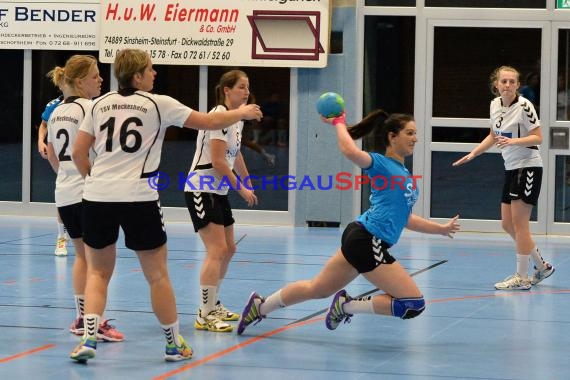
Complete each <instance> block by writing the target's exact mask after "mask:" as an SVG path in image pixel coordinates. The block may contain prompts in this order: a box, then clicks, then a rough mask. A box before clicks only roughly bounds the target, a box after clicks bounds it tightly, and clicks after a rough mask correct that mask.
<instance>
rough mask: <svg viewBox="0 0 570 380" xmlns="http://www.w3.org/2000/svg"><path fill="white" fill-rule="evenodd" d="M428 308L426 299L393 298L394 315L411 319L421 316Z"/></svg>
mask: <svg viewBox="0 0 570 380" xmlns="http://www.w3.org/2000/svg"><path fill="white" fill-rule="evenodd" d="M425 308H426V303H425V301H424V297H414V298H392V315H393V316H394V317H398V318H402V319H410V318H414V317H417V316H418V315H420V314H421V313H422V312H423V311H424V310H425Z"/></svg>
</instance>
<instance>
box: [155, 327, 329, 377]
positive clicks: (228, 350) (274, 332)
mask: <svg viewBox="0 0 570 380" xmlns="http://www.w3.org/2000/svg"><path fill="white" fill-rule="evenodd" d="M324 319H325V317H318V318H313V319H309V320H308V321H303V322H297V323H293V324H290V325H286V326H283V327H280V328H278V329H275V330H272V331H268V332H266V333H265V334H261V335H259V336H256V337H254V338H251V339H248V340H246V341H245V342H243V343H239V344H236V345H235V346H231V347H229V348H226V349H225V350H222V351H219V352H214V353H213V354H211V355H208V356H206V357H205V358H202V359H200V360H196V361H195V362H192V363H190V364H186V365H185V366H182V367H180V368H177V369H175V370H173V371H170V372H166V373H165V374H162V375H160V376H157V377H155V378H154V380H162V379H167V378H169V377H171V376H174V375H176V374H179V373H181V372H185V371H188V370H190V369H192V368H195V367H198V366H200V365H202V364H205V363H207V362H209V361H212V360H214V359H217V358H220V357H222V356H224V355H227V354H229V353H231V352H234V351H236V350H239V349H240V348H244V347H247V346H249V345H251V344H253V343H255V342H259V341H260V340H262V339H265V338H269V337H270V336H273V335H277V334H279V333H281V332H283V331H286V330H289V329H292V328H295V327H299V326H304V325H308V324H311V323H315V322H319V321H322V320H324Z"/></svg>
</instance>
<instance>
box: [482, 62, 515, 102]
mask: <svg viewBox="0 0 570 380" xmlns="http://www.w3.org/2000/svg"><path fill="white" fill-rule="evenodd" d="M501 71H511V72H513V73H515V74H516V76H517V82H520V77H521V74H520V73H519V71H518V70H517V69H515V68H514V67H512V66H500V67H497V68H496V69H495V70H493V72H492V73H491V76H490V77H489V81H490V83H489V88H490V89H491V92H492V93H493V95H495V96H500V94H499V90H497V86H495V83H497V82H498V81H499V75H500V74H501ZM517 93H518V91H517Z"/></svg>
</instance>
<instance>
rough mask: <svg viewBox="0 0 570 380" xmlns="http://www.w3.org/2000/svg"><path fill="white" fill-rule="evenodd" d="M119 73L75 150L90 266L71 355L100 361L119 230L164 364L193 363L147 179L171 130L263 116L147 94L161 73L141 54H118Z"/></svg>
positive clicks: (255, 110) (253, 108)
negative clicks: (140, 279) (139, 275)
mask: <svg viewBox="0 0 570 380" xmlns="http://www.w3.org/2000/svg"><path fill="white" fill-rule="evenodd" d="M114 68H115V77H116V78H117V82H118V84H119V90H118V91H112V92H109V93H107V94H105V95H103V96H101V97H100V98H98V99H97V100H96V101H94V102H93V104H92V106H91V108H90V109H88V110H87V112H86V115H85V119H84V120H83V123H82V124H81V127H80V129H79V133H78V135H77V139H76V141H75V144H74V146H73V153H72V156H73V160H74V161H75V164H76V165H77V168H78V170H79V172H80V173H81V174H82V175H83V176H84V177H85V187H84V191H83V212H84V235H83V241H84V242H85V254H86V257H87V264H88V265H87V285H86V288H85V317H84V321H85V334H84V335H83V338H82V340H81V342H80V344H79V345H78V346H77V347H76V348H75V349H74V350H73V351H72V353H71V358H72V359H74V360H77V361H80V362H85V361H87V360H88V359H91V358H93V357H95V352H96V349H97V339H96V331H95V328H94V327H93V326H97V324H98V321H99V320H100V319H101V315H102V314H103V311H104V310H105V305H106V301H107V288H108V285H109V281H110V279H111V275H112V273H113V269H114V267H115V259H116V241H117V238H118V235H119V228H121V229H122V230H123V232H124V236H125V245H126V246H127V248H129V249H132V250H134V251H135V252H136V254H137V256H138V258H139V261H140V264H141V268H142V270H143V272H144V275H145V278H146V280H147V282H148V283H149V286H150V297H151V303H152V308H153V311H154V313H155V315H156V317H157V319H158V320H159V322H160V324H161V326H162V329H163V332H164V336H165V338H166V350H165V354H164V359H165V360H166V361H179V360H186V359H190V358H191V357H192V353H193V352H192V349H191V348H190V346H189V345H188V344H187V343H186V342H185V341H184V339H183V338H182V336H181V335H180V333H179V322H178V312H177V310H176V300H175V296H174V291H173V289H172V284H171V281H170V277H169V275H168V269H167V248H166V232H165V228H164V223H163V220H162V211H161V208H160V203H159V198H158V192H157V191H156V188H154V187H151V186H149V183H148V180H149V178H151V177H153V176H154V175H156V173H157V172H158V169H159V164H160V154H161V150H162V144H163V140H164V136H165V132H166V128H168V127H169V126H171V125H172V126H178V127H187V128H194V129H222V128H225V127H227V126H229V125H232V124H234V123H236V122H237V121H239V120H242V119H259V118H261V111H260V109H259V107H258V106H257V105H254V104H252V105H248V106H245V107H241V108H239V109H236V110H233V111H230V112H220V113H213V114H204V113H200V112H197V111H193V110H192V109H190V108H188V107H186V106H185V105H183V104H181V103H180V102H178V101H177V100H175V99H173V98H171V97H169V96H165V95H156V94H151V93H149V92H148V91H151V90H152V88H153V84H154V78H155V76H156V72H155V71H154V69H153V67H152V62H151V60H150V57H149V55H148V54H147V53H146V52H144V51H142V50H138V49H124V50H121V51H119V52H118V53H117V56H116V57H115V63H114ZM91 148H93V149H94V150H95V153H96V157H95V160H94V162H93V165H91V163H90V161H89V150H90V149H91Z"/></svg>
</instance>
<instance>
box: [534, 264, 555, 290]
mask: <svg viewBox="0 0 570 380" xmlns="http://www.w3.org/2000/svg"><path fill="white" fill-rule="evenodd" d="M534 269H535V271H534V274H533V275H532V277H531V278H530V283H531V284H533V285H536V284H538V283H539V282H541V281H542V280H546V279H547V278H548V277H550V276H552V274H553V273H554V267H553V266H552V265H551V264H550V263H545V267H544V269H536V267H534Z"/></svg>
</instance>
